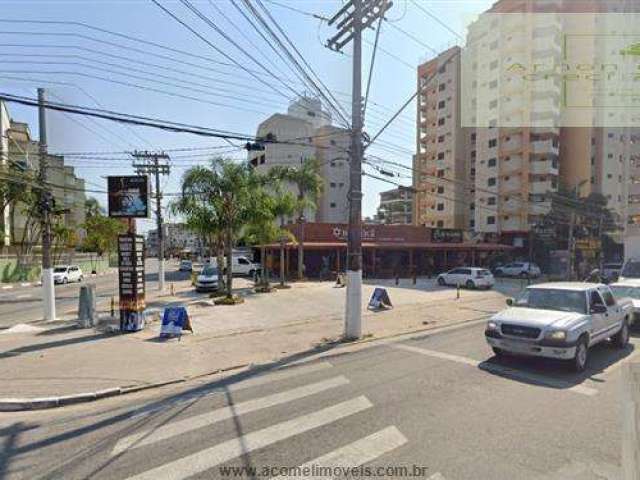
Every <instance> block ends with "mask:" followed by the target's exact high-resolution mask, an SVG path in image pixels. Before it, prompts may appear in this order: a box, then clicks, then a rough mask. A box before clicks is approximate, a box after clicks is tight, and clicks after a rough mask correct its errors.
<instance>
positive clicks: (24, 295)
mask: <svg viewBox="0 0 640 480" xmlns="http://www.w3.org/2000/svg"><path fill="white" fill-rule="evenodd" d="M15 298H17V299H20V298H31V294H30V293H23V294H22V295H16V297H15Z"/></svg>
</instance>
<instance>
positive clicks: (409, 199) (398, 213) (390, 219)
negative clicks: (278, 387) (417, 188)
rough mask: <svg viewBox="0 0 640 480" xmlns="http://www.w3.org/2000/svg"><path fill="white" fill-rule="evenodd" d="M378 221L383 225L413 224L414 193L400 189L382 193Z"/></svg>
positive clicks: (406, 189)
mask: <svg viewBox="0 0 640 480" xmlns="http://www.w3.org/2000/svg"><path fill="white" fill-rule="evenodd" d="M376 220H377V221H378V223H382V224H396V225H410V224H412V223H413V191H412V190H411V189H408V188H403V187H398V188H394V189H392V190H387V191H386V192H381V193H380V206H379V207H378V214H377V218H376Z"/></svg>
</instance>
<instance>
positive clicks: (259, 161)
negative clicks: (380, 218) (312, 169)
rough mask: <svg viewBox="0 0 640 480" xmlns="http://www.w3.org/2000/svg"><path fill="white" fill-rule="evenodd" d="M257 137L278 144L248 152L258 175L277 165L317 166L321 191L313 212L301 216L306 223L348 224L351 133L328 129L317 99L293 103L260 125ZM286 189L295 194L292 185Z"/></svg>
mask: <svg viewBox="0 0 640 480" xmlns="http://www.w3.org/2000/svg"><path fill="white" fill-rule="evenodd" d="M256 136H257V137H261V138H271V139H274V140H277V142H266V143H265V149H264V150H263V151H251V152H249V162H250V163H251V164H252V165H253V166H254V167H255V168H256V169H257V170H258V171H261V172H267V171H269V169H271V168H272V167H274V166H276V165H283V166H293V167H297V166H299V165H301V164H302V163H303V162H304V161H305V160H307V159H311V158H313V159H315V160H316V161H317V162H318V173H319V175H320V177H321V178H322V181H323V191H322V194H321V195H320V197H319V198H318V200H317V205H316V208H315V209H307V210H306V211H305V212H304V216H305V218H306V220H307V221H309V222H319V223H330V222H333V223H336V222H337V223H344V222H347V220H348V218H349V211H348V201H347V193H348V192H349V185H350V183H349V161H348V157H347V155H348V153H347V150H348V149H349V145H350V133H349V131H348V130H346V129H343V128H339V127H336V126H333V125H331V117H330V115H329V114H328V113H327V112H325V111H324V110H323V109H322V104H321V102H320V100H319V99H316V98H310V97H301V98H299V99H297V100H295V101H294V102H292V103H291V105H289V107H288V109H287V113H286V114H281V113H276V114H274V115H271V116H270V117H269V118H267V119H266V120H265V121H263V122H262V123H260V125H259V126H258V130H257V133H256ZM283 142H284V143H283ZM289 188H290V190H291V191H292V192H294V193H295V194H297V193H298V192H297V190H296V187H295V185H290V186H289ZM290 220H294V219H290Z"/></svg>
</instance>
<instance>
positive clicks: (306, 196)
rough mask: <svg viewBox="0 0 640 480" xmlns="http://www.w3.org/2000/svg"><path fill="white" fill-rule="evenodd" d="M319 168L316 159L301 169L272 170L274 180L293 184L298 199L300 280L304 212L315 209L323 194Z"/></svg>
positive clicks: (300, 273)
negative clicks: (311, 208) (307, 209)
mask: <svg viewBox="0 0 640 480" xmlns="http://www.w3.org/2000/svg"><path fill="white" fill-rule="evenodd" d="M318 170H319V166H318V162H317V161H316V160H315V159H311V158H310V159H306V160H304V161H303V162H302V164H301V165H300V166H299V167H290V166H280V165H278V166H275V167H273V168H272V169H271V171H270V174H271V176H272V178H277V179H280V180H282V181H285V182H289V183H291V184H293V186H294V188H295V190H296V193H297V199H298V205H297V210H298V223H299V224H300V234H299V238H298V239H297V240H298V278H299V279H302V278H303V276H304V222H305V221H306V220H305V218H304V210H305V208H307V207H311V206H313V208H315V206H316V202H317V200H318V197H319V196H320V194H321V193H322V189H323V184H322V177H321V176H320V175H319V174H318Z"/></svg>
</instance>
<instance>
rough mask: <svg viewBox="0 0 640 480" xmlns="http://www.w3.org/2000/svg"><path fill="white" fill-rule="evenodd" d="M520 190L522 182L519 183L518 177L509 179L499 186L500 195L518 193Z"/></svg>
mask: <svg viewBox="0 0 640 480" xmlns="http://www.w3.org/2000/svg"><path fill="white" fill-rule="evenodd" d="M521 189H522V182H521V181H520V176H517V177H510V178H509V180H506V181H503V182H502V183H501V184H500V193H501V194H502V195H508V194H512V193H519V192H520V190H521Z"/></svg>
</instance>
